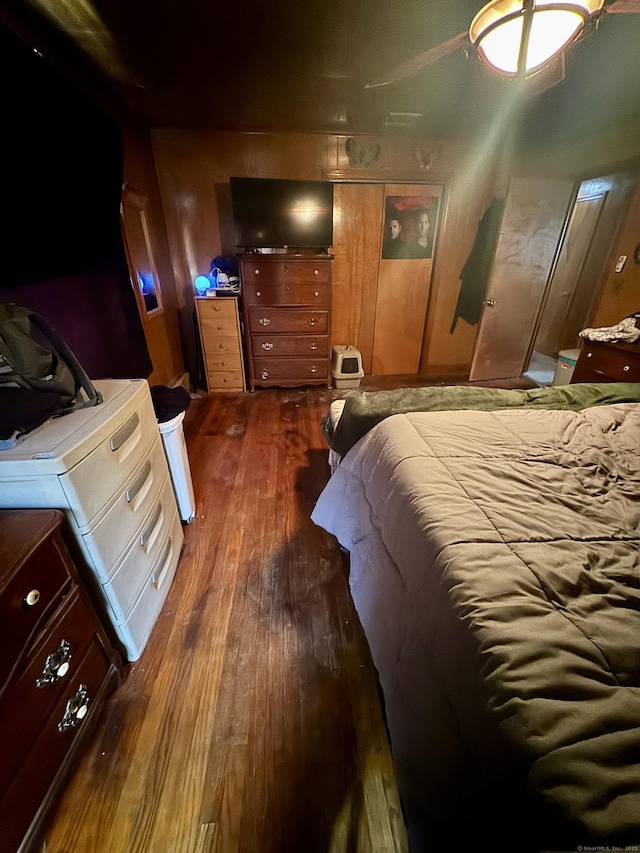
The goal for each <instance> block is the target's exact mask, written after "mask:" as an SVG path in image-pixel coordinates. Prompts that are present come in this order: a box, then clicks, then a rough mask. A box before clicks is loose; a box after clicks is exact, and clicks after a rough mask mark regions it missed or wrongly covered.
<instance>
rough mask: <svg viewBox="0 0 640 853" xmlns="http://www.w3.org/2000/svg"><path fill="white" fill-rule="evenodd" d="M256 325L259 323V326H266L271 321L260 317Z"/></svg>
mask: <svg viewBox="0 0 640 853" xmlns="http://www.w3.org/2000/svg"><path fill="white" fill-rule="evenodd" d="M258 323H260V325H261V326H268V325H270V323H271V320H270V319H269V318H268V317H260V319H259V320H258Z"/></svg>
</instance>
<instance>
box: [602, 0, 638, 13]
mask: <svg viewBox="0 0 640 853" xmlns="http://www.w3.org/2000/svg"><path fill="white" fill-rule="evenodd" d="M605 11H606V12H608V13H609V14H610V15H615V14H616V13H618V14H620V15H640V0H615V3H612V4H611V5H610V6H605Z"/></svg>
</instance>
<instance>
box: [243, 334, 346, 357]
mask: <svg viewBox="0 0 640 853" xmlns="http://www.w3.org/2000/svg"><path fill="white" fill-rule="evenodd" d="M252 345H253V354H254V357H255V358H291V357H299V356H307V357H312V358H322V357H324V358H327V357H328V355H329V337H328V335H254V336H253V338H252Z"/></svg>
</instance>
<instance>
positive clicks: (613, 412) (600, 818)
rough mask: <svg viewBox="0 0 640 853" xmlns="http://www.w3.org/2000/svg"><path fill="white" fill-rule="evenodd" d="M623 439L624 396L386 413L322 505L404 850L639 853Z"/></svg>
mask: <svg viewBox="0 0 640 853" xmlns="http://www.w3.org/2000/svg"><path fill="white" fill-rule="evenodd" d="M474 390H480V389H474ZM627 393H628V391H627ZM639 445H640V405H637V404H617V405H601V406H596V407H590V408H585V409H583V410H580V411H578V412H574V411H567V410H562V409H561V410H536V411H535V412H532V411H530V410H526V409H505V410H501V411H491V412H488V411H458V412H433V413H426V414H425V413H408V414H399V415H396V416H393V417H387V418H385V419H384V420H383V421H382V422H380V423H379V424H378V425H377V426H376V427H375V428H373V429H371V430H370V431H369V432H368V433H367V434H366V436H364V437H363V438H362V439H361V440H360V441H359V442H358V443H357V444H356V445H355V446H354V447H353V448H352V450H351V452H350V453H349V454H348V455H347V456H346V457H345V458H344V459H343V460H342V463H341V464H340V466H339V468H338V469H337V470H336V472H335V473H334V475H333V476H332V477H331V479H330V481H329V482H328V484H327V486H326V488H325V490H324V491H323V493H322V494H321V496H320V498H319V500H318V503H317V505H316V507H315V509H314V512H313V515H312V518H313V520H314V521H315V522H316V523H317V524H319V525H321V526H322V527H324V528H325V529H326V530H328V531H329V532H331V533H333V534H335V536H336V537H337V538H338V540H339V542H340V543H341V544H342V545H343V546H344V547H345V548H346V549H348V550H349V551H350V552H351V570H350V586H351V591H352V595H353V599H354V603H355V605H356V608H357V611H358V614H359V616H360V619H361V622H362V624H363V627H364V630H365V633H366V635H367V639H368V641H369V645H370V648H371V653H372V657H373V660H374V663H375V665H376V667H377V669H378V673H379V676H380V682H381V686H382V689H383V694H384V699H385V704H386V710H387V717H388V723H389V730H390V736H391V745H392V750H393V754H394V761H395V764H396V770H397V775H398V781H399V785H400V790H401V794H402V796H403V801H404V804H405V808H406V809H407V820H408V824H409V831H410V835H411V834H413V838H414V842H415V845H416V846H415V849H416V850H418V849H427V843H426V842H425V846H424V848H423V847H421V846H420V841H419V839H420V837H421V835H420V833H421V831H422V830H421V828H420V826H421V824H423V825H424V826H426V827H428V830H424V831H425V832H428V833H432V835H430V836H429V838H430V842H431V844H433V843H435V844H436V845H437V844H440V845H442V844H445V843H446V842H447V840H450V842H451V845H452V846H451V848H450V849H452V850H454V849H456V850H457V849H460V850H463V849H465V850H466V849H467V848H466V847H463V846H460V847H456V843H457V841H459V840H460V839H461V838H462V829H461V827H460V826H458V824H459V823H460V822H461V821H462V819H463V818H464V819H465V820H466V825H467V827H468V828H469V832H468V839H467V840H470V839H473V840H474V841H475V842H477V843H478V844H480V842H481V841H482V842H483V843H485V844H488V845H489V847H488V849H491V850H492V851H497V850H504V851H506V850H513V851H518V853H521V851H525V850H534V849H535V850H538V849H545V850H548V849H552V850H556V849H557V850H576V849H580V847H579V845H583V847H584V849H588V847H587V846H586V845H597V844H600V845H602V844H609V845H611V844H620V845H624V844H640V556H639V555H640V452H639V449H638V448H639ZM416 839H418V840H416ZM460 843H462V842H460ZM428 849H445V848H444V847H442V846H440V847H438V846H436V847H433V846H431V847H428ZM469 849H471V848H469ZM473 849H475V848H473Z"/></svg>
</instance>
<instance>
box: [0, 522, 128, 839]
mask: <svg viewBox="0 0 640 853" xmlns="http://www.w3.org/2000/svg"><path fill="white" fill-rule="evenodd" d="M63 521H64V515H63V513H62V512H60V511H58V510H49V509H29V510H2V511H0V851H1V853H16V851H20V853H23V852H24V853H26V851H31V850H34V849H36V844H38V843H39V839H40V835H41V833H42V831H43V830H44V828H45V821H46V818H47V817H48V815H49V813H50V812H51V809H52V807H53V806H54V805H55V801H56V798H57V796H58V795H59V794H60V792H61V790H62V787H63V785H64V783H65V782H66V780H67V779H68V777H69V775H70V773H71V771H72V769H73V766H74V761H75V760H77V759H78V758H79V756H80V753H81V750H82V748H83V747H84V745H85V744H86V742H87V740H88V737H89V735H90V733H91V730H92V728H93V727H94V725H95V723H96V722H97V720H98V717H99V715H100V711H101V710H102V708H103V706H104V703H105V700H106V698H107V696H108V695H109V694H110V693H111V692H112V691H113V690H114V689H115V688H116V687H117V686H118V684H119V683H120V679H121V663H120V658H119V656H118V654H117V653H116V652H115V651H114V649H113V648H112V646H111V645H110V643H109V640H108V638H107V636H106V634H105V632H104V630H103V628H102V626H101V624H100V622H99V621H98V619H97V616H96V614H95V611H94V610H93V607H92V605H91V604H90V602H89V599H88V598H87V596H86V593H85V592H84V589H83V587H82V585H81V582H80V579H79V576H78V574H77V572H76V568H75V566H74V564H73V562H72V559H71V557H70V554H69V551H68V550H67V547H66V544H65V541H64V539H63V537H62V533H61V525H62V523H63Z"/></svg>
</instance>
